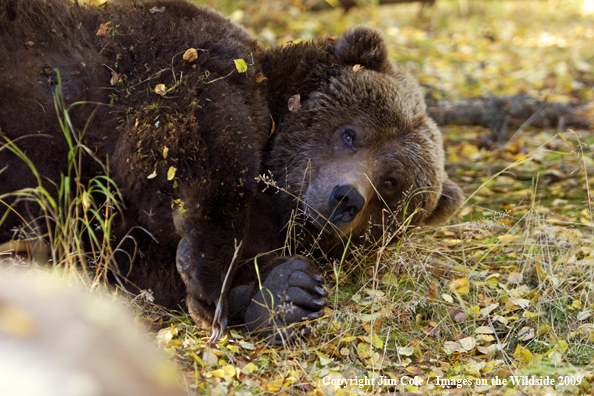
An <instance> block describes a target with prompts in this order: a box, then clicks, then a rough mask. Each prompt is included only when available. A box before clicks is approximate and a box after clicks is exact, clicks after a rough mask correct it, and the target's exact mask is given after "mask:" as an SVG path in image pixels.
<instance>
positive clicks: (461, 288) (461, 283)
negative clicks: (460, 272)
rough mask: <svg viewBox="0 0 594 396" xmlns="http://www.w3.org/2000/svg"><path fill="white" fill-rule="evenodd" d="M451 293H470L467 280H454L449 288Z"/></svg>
mask: <svg viewBox="0 0 594 396" xmlns="http://www.w3.org/2000/svg"><path fill="white" fill-rule="evenodd" d="M449 289H450V291H451V292H452V293H459V294H468V292H469V291H470V282H469V281H468V278H458V279H454V280H453V281H452V283H450V287H449Z"/></svg>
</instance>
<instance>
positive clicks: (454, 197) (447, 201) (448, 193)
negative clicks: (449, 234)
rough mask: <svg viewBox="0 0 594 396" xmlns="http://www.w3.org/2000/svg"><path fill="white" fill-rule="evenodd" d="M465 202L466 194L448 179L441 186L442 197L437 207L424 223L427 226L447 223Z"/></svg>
mask: <svg viewBox="0 0 594 396" xmlns="http://www.w3.org/2000/svg"><path fill="white" fill-rule="evenodd" d="M463 201H464V193H463V192H462V189H461V188H460V187H458V185H457V184H455V183H454V182H453V181H451V180H450V179H446V180H445V181H444V182H443V184H442V186H441V195H440V196H439V201H438V202H437V206H436V207H435V209H434V210H433V212H431V214H430V215H429V217H427V219H425V221H423V223H424V224H425V225H439V224H443V223H445V222H446V221H447V220H448V219H449V218H450V217H451V216H452V215H453V214H454V212H456V210H458V208H459V207H460V205H462V202H463Z"/></svg>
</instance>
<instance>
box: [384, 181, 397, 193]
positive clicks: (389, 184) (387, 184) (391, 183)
mask: <svg viewBox="0 0 594 396" xmlns="http://www.w3.org/2000/svg"><path fill="white" fill-rule="evenodd" d="M384 188H385V189H386V190H393V189H395V188H396V181H395V180H394V179H387V180H384Z"/></svg>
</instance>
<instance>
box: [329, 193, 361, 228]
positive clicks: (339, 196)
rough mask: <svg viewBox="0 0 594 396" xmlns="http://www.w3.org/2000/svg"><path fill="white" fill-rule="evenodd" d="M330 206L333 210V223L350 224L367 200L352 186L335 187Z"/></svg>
mask: <svg viewBox="0 0 594 396" xmlns="http://www.w3.org/2000/svg"><path fill="white" fill-rule="evenodd" d="M328 206H329V207H330V210H332V215H331V217H330V221H331V222H335V221H337V220H338V221H342V222H345V223H349V222H350V221H352V220H353V219H354V218H355V216H357V213H359V212H360V211H361V209H363V206H365V198H363V196H361V194H359V191H357V189H356V188H355V187H354V186H353V185H351V184H345V185H343V186H335V187H334V189H333V190H332V193H331V194H330V199H329V200H328Z"/></svg>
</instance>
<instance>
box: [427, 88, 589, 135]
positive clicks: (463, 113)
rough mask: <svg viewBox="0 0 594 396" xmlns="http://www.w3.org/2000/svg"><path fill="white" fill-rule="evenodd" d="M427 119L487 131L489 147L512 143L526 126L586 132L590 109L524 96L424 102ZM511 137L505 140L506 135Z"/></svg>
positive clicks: (573, 104)
mask: <svg viewBox="0 0 594 396" xmlns="http://www.w3.org/2000/svg"><path fill="white" fill-rule="evenodd" d="M428 112H429V115H430V116H431V117H432V118H433V120H435V122H436V123H437V124H438V125H478V126H482V127H485V128H489V129H491V135H490V137H489V140H490V142H491V143H497V144H503V143H505V142H507V141H508V139H510V140H511V139H514V138H515V137H516V136H517V135H519V134H520V133H521V132H522V130H523V129H524V128H526V127H527V126H533V127H537V128H551V127H555V128H557V129H558V130H559V131H564V130H565V129H566V128H569V127H574V128H590V127H591V126H592V121H591V117H590V112H591V109H590V105H583V104H575V103H570V102H565V103H556V102H548V101H546V100H540V99H536V98H533V97H530V96H527V95H515V96H506V97H489V98H474V99H468V100H462V101H459V102H448V101H439V102H435V101H433V102H431V101H430V100H428ZM510 130H511V131H514V132H515V133H514V135H513V136H511V137H510V136H508V133H509V131H510Z"/></svg>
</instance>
